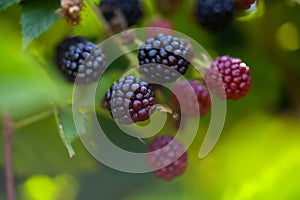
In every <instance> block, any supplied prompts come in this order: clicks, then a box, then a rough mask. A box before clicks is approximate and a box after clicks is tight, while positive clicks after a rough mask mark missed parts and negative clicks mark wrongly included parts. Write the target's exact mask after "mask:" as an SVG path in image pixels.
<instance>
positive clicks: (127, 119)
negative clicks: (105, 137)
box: [105, 76, 155, 124]
mask: <svg viewBox="0 0 300 200" xmlns="http://www.w3.org/2000/svg"><path fill="white" fill-rule="evenodd" d="M154 100H155V99H154V93H153V91H152V89H151V88H150V86H149V85H148V83H146V82H143V81H141V80H140V79H139V78H136V77H134V76H127V77H124V78H120V79H119V80H118V81H117V82H116V83H114V84H112V85H111V87H110V90H109V91H108V92H106V94H105V101H106V107H107V109H108V110H109V112H110V114H111V116H112V117H113V118H115V119H117V120H118V122H119V123H121V124H132V123H134V122H138V121H145V120H147V119H149V117H150V115H151V114H152V113H153V112H154V111H155V102H154Z"/></svg>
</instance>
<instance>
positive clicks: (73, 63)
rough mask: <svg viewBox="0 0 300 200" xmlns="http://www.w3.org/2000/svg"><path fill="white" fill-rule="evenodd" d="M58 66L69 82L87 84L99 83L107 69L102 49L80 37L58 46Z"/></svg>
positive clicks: (67, 40) (68, 39) (69, 39)
mask: <svg viewBox="0 0 300 200" xmlns="http://www.w3.org/2000/svg"><path fill="white" fill-rule="evenodd" d="M56 64H57V66H58V68H59V69H60V70H61V71H62V72H63V74H64V75H65V77H66V78H67V79H68V80H69V81H72V82H74V81H75V80H76V82H78V83H86V84H87V83H92V82H96V81H98V79H99V76H100V75H101V73H102V72H103V70H104V69H105V67H106V62H105V56H104V54H103V51H102V49H101V48H100V47H98V46H97V45H96V44H93V43H92V42H89V41H87V40H86V39H85V38H83V37H80V36H76V37H70V38H66V39H65V40H63V41H62V42H61V43H60V44H59V45H58V46H57V49H56Z"/></svg>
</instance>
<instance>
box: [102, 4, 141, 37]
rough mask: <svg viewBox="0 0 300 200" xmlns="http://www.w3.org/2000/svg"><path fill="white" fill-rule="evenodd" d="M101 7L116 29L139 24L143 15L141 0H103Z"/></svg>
mask: <svg viewBox="0 0 300 200" xmlns="http://www.w3.org/2000/svg"><path fill="white" fill-rule="evenodd" d="M100 9H101V12H102V14H103V16H104V18H105V19H106V21H107V22H108V23H109V25H110V27H111V28H112V29H113V30H114V31H120V30H124V29H126V28H128V27H131V26H133V25H135V24H137V23H138V21H139V20H140V19H141V17H142V16H143V10H142V7H141V5H140V1H139V0H130V1H128V0H101V2H100Z"/></svg>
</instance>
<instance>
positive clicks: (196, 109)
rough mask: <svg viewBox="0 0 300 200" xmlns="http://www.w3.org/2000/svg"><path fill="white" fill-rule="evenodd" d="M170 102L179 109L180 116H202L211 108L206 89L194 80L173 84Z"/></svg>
mask: <svg viewBox="0 0 300 200" xmlns="http://www.w3.org/2000/svg"><path fill="white" fill-rule="evenodd" d="M175 94H177V97H176V96H175ZM172 100H173V102H174V103H175V105H176V107H177V108H179V107H180V111H181V114H182V115H186V116H191V117H195V116H204V115H206V114H207V113H208V112H209V111H210V108H211V99H210V95H209V91H208V89H207V88H206V87H205V86H204V85H202V84H201V83H200V82H199V81H196V80H190V81H188V82H187V81H181V82H178V83H175V84H174V86H173V95H172ZM178 100H179V101H178Z"/></svg>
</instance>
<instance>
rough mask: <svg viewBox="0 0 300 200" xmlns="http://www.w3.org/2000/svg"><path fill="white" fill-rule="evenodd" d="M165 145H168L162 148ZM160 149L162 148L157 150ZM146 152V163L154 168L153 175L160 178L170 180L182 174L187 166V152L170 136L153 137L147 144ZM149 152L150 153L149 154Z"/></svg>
mask: <svg viewBox="0 0 300 200" xmlns="http://www.w3.org/2000/svg"><path fill="white" fill-rule="evenodd" d="M171 141H172V142H171ZM166 145H168V148H164V149H162V148H163V147H165V146H166ZM160 149H162V150H161V151H157V150H160ZM147 152H148V154H147V156H148V157H147V160H148V164H149V166H150V167H151V168H152V169H154V170H155V171H154V174H155V176H156V177H158V178H160V179H164V180H166V181H171V180H172V179H174V178H175V177H177V176H180V175H182V174H183V173H184V172H185V170H186V168H187V165H188V162H187V159H188V155H187V152H186V151H185V149H184V147H183V145H182V144H181V143H179V142H178V141H177V140H175V139H174V138H173V137H172V136H169V135H164V136H158V137H155V138H154V140H152V141H151V143H150V144H149V145H148V149H147ZM150 152H152V153H151V154H150Z"/></svg>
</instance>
